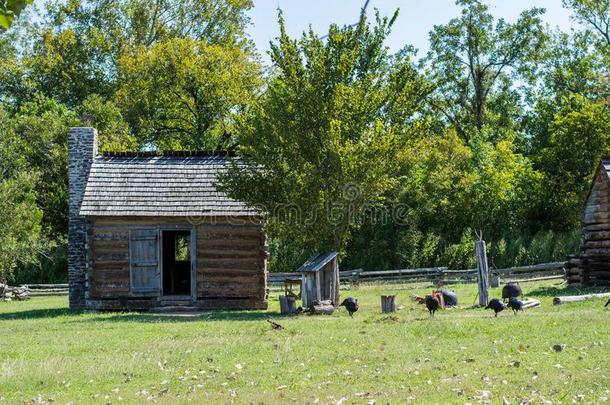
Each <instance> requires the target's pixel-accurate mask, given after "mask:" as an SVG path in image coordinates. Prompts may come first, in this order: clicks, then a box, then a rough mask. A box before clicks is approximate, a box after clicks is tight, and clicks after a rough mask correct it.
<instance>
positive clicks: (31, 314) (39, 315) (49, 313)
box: [0, 308, 83, 321]
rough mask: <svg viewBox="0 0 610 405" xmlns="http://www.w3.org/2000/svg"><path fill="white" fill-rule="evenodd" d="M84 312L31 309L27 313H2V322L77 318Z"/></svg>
mask: <svg viewBox="0 0 610 405" xmlns="http://www.w3.org/2000/svg"><path fill="white" fill-rule="evenodd" d="M82 313H83V312H82V311H72V310H70V309H69V308H48V309H30V310H26V311H17V312H6V313H0V321H8V320H25V319H44V318H58V317H61V316H75V315H80V314H82Z"/></svg>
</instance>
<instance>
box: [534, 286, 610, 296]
mask: <svg viewBox="0 0 610 405" xmlns="http://www.w3.org/2000/svg"><path fill="white" fill-rule="evenodd" d="M609 291H610V289H608V288H607V287H606V288H604V287H586V288H576V287H552V286H549V287H538V288H536V289H535V290H531V291H527V294H525V295H526V296H528V297H558V296H559V297H560V296H564V295H583V294H596V293H603V292H609Z"/></svg>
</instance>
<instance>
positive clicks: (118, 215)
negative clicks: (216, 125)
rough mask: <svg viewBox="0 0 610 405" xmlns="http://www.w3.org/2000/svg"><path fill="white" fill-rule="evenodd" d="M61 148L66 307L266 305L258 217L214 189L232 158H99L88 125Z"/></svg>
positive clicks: (264, 258)
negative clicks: (64, 153)
mask: <svg viewBox="0 0 610 405" xmlns="http://www.w3.org/2000/svg"><path fill="white" fill-rule="evenodd" d="M68 147H69V181H70V203H69V204H70V221H69V235H68V262H69V268H68V271H69V284H70V307H71V308H89V309H101V310H148V309H153V308H158V307H167V306H171V307H175V306H181V307H195V308H205V309H266V308H267V295H268V290H267V261H268V247H267V241H266V238H265V234H264V233H263V230H262V223H261V220H260V218H259V216H258V214H257V212H256V211H254V210H252V209H250V208H248V207H246V206H245V204H243V203H242V202H239V201H235V200H232V199H230V198H228V197H227V195H226V194H224V193H221V192H219V191H218V190H216V188H215V184H216V181H217V175H218V174H219V173H221V172H223V171H224V170H226V169H227V167H228V165H229V164H230V162H231V160H232V159H234V157H233V156H232V155H231V154H230V153H226V152H225V153H189V152H176V153H163V154H157V153H148V152H144V153H106V154H101V155H100V154H98V152H97V132H96V130H95V129H93V128H72V129H71V130H70V132H69V135H68ZM238 164H239V163H238Z"/></svg>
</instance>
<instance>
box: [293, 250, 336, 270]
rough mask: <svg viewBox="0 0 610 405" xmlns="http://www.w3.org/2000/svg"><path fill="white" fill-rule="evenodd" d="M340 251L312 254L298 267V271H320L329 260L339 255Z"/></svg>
mask: <svg viewBox="0 0 610 405" xmlns="http://www.w3.org/2000/svg"><path fill="white" fill-rule="evenodd" d="M338 255H339V252H328V253H316V254H314V255H312V256H311V257H310V258H309V259H307V261H306V262H305V263H303V265H302V266H301V267H299V268H298V269H297V272H298V273H308V272H316V271H320V270H321V269H322V267H324V266H325V265H326V264H328V262H330V261H331V260H332V259H334V258H335V257H337V256H338Z"/></svg>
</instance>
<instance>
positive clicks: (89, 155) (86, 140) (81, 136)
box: [68, 127, 97, 309]
mask: <svg viewBox="0 0 610 405" xmlns="http://www.w3.org/2000/svg"><path fill="white" fill-rule="evenodd" d="M96 155H97V130H96V129H95V128H83V127H81V128H70V130H69V132H68V180H69V191H68V192H69V224H68V282H69V283H70V308H72V309H80V308H84V307H85V291H86V274H87V220H86V219H85V218H84V217H82V216H80V215H79V212H80V206H81V202H82V201H83V195H84V193H85V187H86V186H87V178H88V177H89V170H90V169H91V164H92V163H93V159H94V158H95V156H96Z"/></svg>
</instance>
